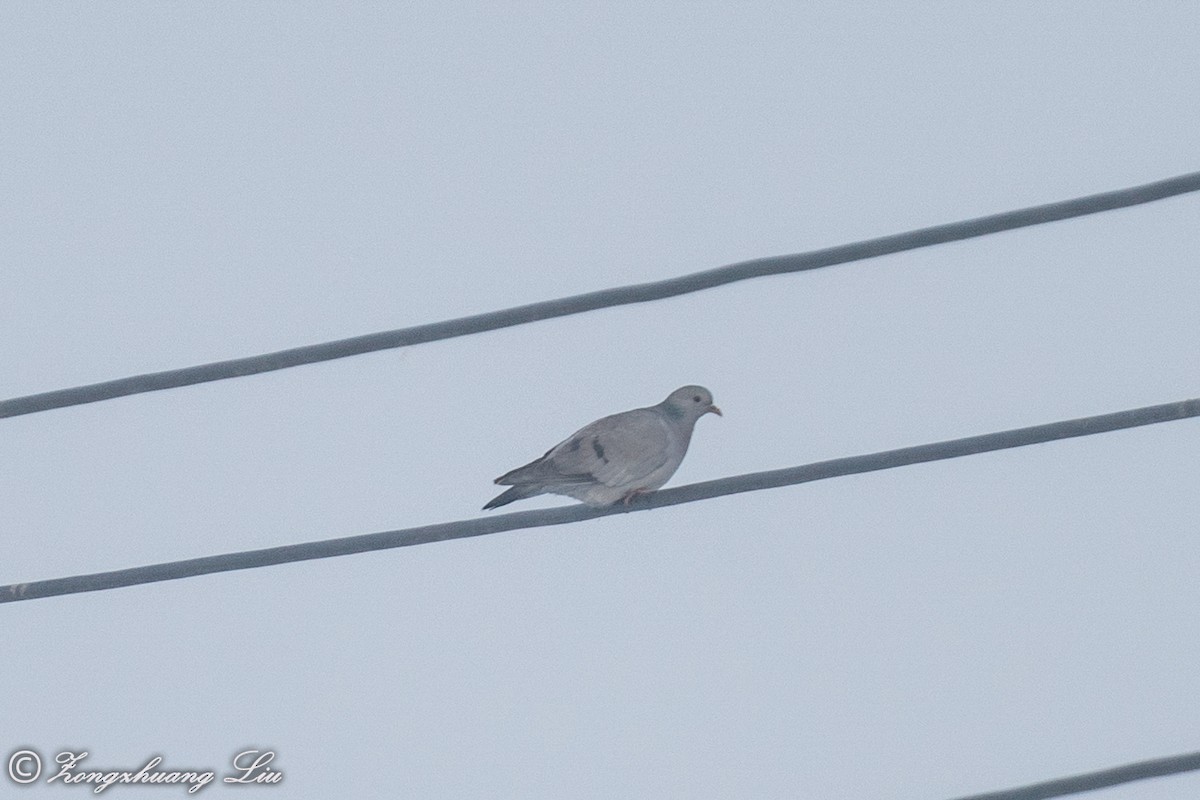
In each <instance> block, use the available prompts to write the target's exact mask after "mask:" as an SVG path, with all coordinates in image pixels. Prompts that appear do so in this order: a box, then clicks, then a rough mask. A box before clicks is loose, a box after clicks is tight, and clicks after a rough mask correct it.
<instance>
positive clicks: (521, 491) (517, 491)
mask: <svg viewBox="0 0 1200 800" xmlns="http://www.w3.org/2000/svg"><path fill="white" fill-rule="evenodd" d="M541 493H542V492H541V490H540V489H535V488H534V487H532V486H513V487H511V488H509V489H506V490H505V491H503V492H501V493H500V494H498V495H496V496H495V497H493V498H492V499H491V500H490V501H489V502H488V504H487V505H486V506H484V507H483V510H484V511H488V510H489V509H493V508H499V507H500V506H506V505H508V504H509V503H511V502H513V501H514V500H524V499H525V498H526V497H533V496H534V495H535V494H541Z"/></svg>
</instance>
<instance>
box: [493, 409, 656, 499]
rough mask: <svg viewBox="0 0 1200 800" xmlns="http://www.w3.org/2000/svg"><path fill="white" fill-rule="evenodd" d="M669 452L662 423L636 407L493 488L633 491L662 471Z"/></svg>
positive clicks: (590, 429)
mask: <svg viewBox="0 0 1200 800" xmlns="http://www.w3.org/2000/svg"><path fill="white" fill-rule="evenodd" d="M670 452H671V432H670V429H669V426H668V424H667V421H666V419H664V418H663V415H662V414H660V413H658V412H657V411H655V410H653V409H649V408H639V409H635V410H633V411H626V412H624V413H622V414H614V415H612V416H611V417H604V418H603V419H598V420H596V421H595V422H593V423H592V424H590V425H587V426H586V427H584V428H581V429H580V430H578V431H576V432H575V434H574V435H572V436H569V437H567V438H566V439H564V440H563V441H562V442H559V443H558V444H557V445H555V446H554V447H552V448H550V450H549V452H547V453H546V455H544V456H542V457H541V458H539V459H538V460H537V461H534V462H533V463H532V464H528V465H526V466H524V467H521V468H519V469H515V470H513V471H512V472H510V473H508V474H507V475H503V476H501V477H500V478H498V479H497V480H496V483H500V484H508V485H516V484H531V483H541V484H547V485H549V484H556V485H560V486H562V485H570V484H575V485H583V484H589V483H602V484H604V485H606V486H613V487H617V486H621V487H624V486H635V485H636V484H637V482H638V481H640V480H641V479H643V478H645V477H646V476H647V475H650V474H651V473H653V472H654V471H655V470H657V469H658V468H660V467H662V466H663V465H664V464H665V463H666V462H667V459H668V458H669V457H670Z"/></svg>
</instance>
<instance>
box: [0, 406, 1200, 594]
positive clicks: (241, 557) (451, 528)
mask: <svg viewBox="0 0 1200 800" xmlns="http://www.w3.org/2000/svg"><path fill="white" fill-rule="evenodd" d="M1197 416H1200V398H1198V399H1192V400H1181V401H1179V402H1175V403H1165V404H1163V405H1157V406H1147V407H1145V408H1137V409H1132V410H1129V411H1118V412H1115V413H1112V414H1101V415H1099V416H1095V417H1083V418H1080V419H1071V420H1064V421H1060V422H1051V423H1048V424H1045V425H1035V426H1033V427H1029V428H1018V429H1015V430H1009V431H1001V432H999V433H988V434H984V435H982V436H970V437H967V438H965V439H953V440H951V441H946V442H936V443H934V444H924V445H918V446H916V447H904V448H901V449H899V450H888V451H885V452H882V453H873V454H871V455H862V456H850V457H848V458H838V459H834V460H832V461H819V462H816V463H813V464H806V465H803V466H799V467H789V468H787V469H777V470H770V471H767V472H752V473H749V474H746V475H737V476H734V477H729V478H721V479H719V480H713V481H704V482H702V483H692V484H688V485H687V486H680V487H677V488H674V489H664V490H662V491H658V492H654V493H652V494H649V495H646V496H644V497H641V498H638V499H637V500H635V501H634V502H633V503H631V504H630V505H629V506H622V505H616V506H608V507H605V508H590V507H588V506H585V505H572V506H564V507H561V508H547V509H537V510H534V511H521V512H517V513H514V514H500V515H496V516H488V517H480V518H477V519H468V520H459V521H456V522H442V523H438V524H436V525H424V526H421V527H418V528H405V529H402V530H394V531H383V532H381V533H368V534H363V535H360V536H348V537H344V538H339V539H326V540H324V541H318V542H305V543H302V544H290V545H284V546H282V547H269V548H266V549H262V550H246V551H243V552H239V553H225V554H222V555H216V556H205V557H203V558H192V559H187V560H184V561H172V562H168V563H164V564H151V565H149V566H144V567H132V568H129V569H122V570H115V571H113V572H97V573H93V574H90V575H75V576H71V577H67V578H52V579H50V580H43V581H35V582H32V583H20V584H12V585H10V586H3V587H0V602H5V603H7V602H15V601H19V600H33V599H36V598H40V597H54V596H57V595H64V594H77V593H80V592H95V591H101V590H104V589H115V588H117V587H120V586H134V585H137V584H141V583H154V582H157V581H169V580H176V579H179V578H191V577H195V576H197V575H207V574H210V573H213V572H228V571H231V570H238V569H253V568H257V567H265V566H269V565H272V564H287V563H291V562H293V561H308V560H310V559H315V558H331V557H333V556H344V555H350V554H351V553H365V552H368V551H371V550H386V549H389V548H393V547H409V546H411V545H416V544H427V543H429V542H440V541H445V540H448V539H465V538H468V537H471V536H483V535H485V534H489V533H499V532H501V531H511V530H517V529H520V528H538V527H542V526H545V525H562V524H564V523H568V522H580V521H582V520H587V519H595V518H596V517H605V516H608V515H610V514H623V513H628V512H631V511H646V510H649V509H652V508H663V507H665V506H673V505H678V504H680V503H691V502H694V501H696V500H703V499H708V498H712V497H722V496H724V495H729V494H738V493H741V492H754V491H759V490H761V489H773V488H778V487H781V486H791V485H794V484H798V483H807V482H809V481H819V480H824V479H826V478H835V477H838V476H841V475H855V474H858V473H863V472H873V471H875V470H882V469H893V468H895V467H902V466H907V465H909V464H919V463H922V462H926V461H939V460H942V459H947V458H959V457H961V456H968V455H973V454H976V453H986V452H989V451H992V450H1003V449H1006V448H1010V447H1023V446H1025V445H1029V444H1037V443H1040V442H1050V441H1054V440H1056V439H1069V438H1073V437H1077V436H1091V435H1093V434H1097V433H1105V432H1108V431H1115V430H1120V429H1122V428H1135V427H1138V426H1141V425H1153V424H1156V423H1159V422H1171V421H1173V420H1180V419H1185V418H1188V417H1197Z"/></svg>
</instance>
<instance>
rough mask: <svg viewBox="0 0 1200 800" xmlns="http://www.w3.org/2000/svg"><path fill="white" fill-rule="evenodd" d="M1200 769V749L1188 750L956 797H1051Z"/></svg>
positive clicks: (1001, 799)
mask: <svg viewBox="0 0 1200 800" xmlns="http://www.w3.org/2000/svg"><path fill="white" fill-rule="evenodd" d="M1198 769H1200V753H1185V754H1183V755H1178V756H1168V757H1166V758H1155V759H1151V760H1149V761H1138V762H1136V763H1133V764H1124V765H1122V766H1119V767H1112V768H1110V769H1102V770H1099V771H1097V772H1086V773H1084V774H1082V775H1072V776H1070V777H1067V778H1056V779H1055V780H1051V781H1043V782H1042V783H1031V784H1029V785H1028V786H1021V787H1018V788H1016V789H1003V790H1001V791H998V792H986V793H984V794H973V795H970V796H969V797H959V798H956V800H1045V798H1048V797H1062V796H1063V795H1068V794H1077V793H1079V792H1092V791H1095V790H1096V789H1105V788H1108V787H1109V786H1117V785H1119V784H1122V783H1131V782H1132V781H1142V780H1146V779H1147V778H1160V777H1163V776H1165V775H1178V774H1179V773H1181V772H1192V771H1194V770H1198Z"/></svg>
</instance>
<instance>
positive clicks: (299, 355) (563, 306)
mask: <svg viewBox="0 0 1200 800" xmlns="http://www.w3.org/2000/svg"><path fill="white" fill-rule="evenodd" d="M1197 190H1200V172H1192V173H1189V174H1187V175H1180V176H1178V177H1175V178H1168V179H1167V180H1163V181H1157V182H1155V183H1148V184H1145V185H1142V186H1134V187H1131V188H1128V189H1119V190H1117V191H1112V192H1104V193H1101V194H1093V195H1088V196H1086V197H1078V198H1075V199H1072V200H1064V201H1061V202H1057V203H1048V204H1045V205H1040V206H1032V207H1030V208H1024V209H1019V210H1016V211H1007V212H1004V213H1001V214H992V215H990V216H986V217H978V218H976V219H969V220H964V221H960V222H951V223H947V224H944V225H936V226H934V227H931V228H921V229H919V230H915V231H908V232H907V233H899V234H894V235H891V236H882V237H879V238H877V239H868V240H866V241H862V242H855V243H853V244H846V245H840V246H838V247H830V248H826V249H823V250H812V251H810V252H807V253H799V254H795V255H784V256H771V257H768V258H759V259H754V260H752V261H743V262H741V263H738V264H731V265H728V266H724V267H718V268H716V269H710V270H707V271H704V272H695V273H692V274H690V275H682V276H680V277H677V278H670V279H668V280H662V281H654V282H651V283H641V284H635V285H630V286H620V287H617V288H613V289H604V290H601V291H596V292H589V293H587V294H580V295H575V296H573V297H563V298H559V299H557V300H546V301H543V302H539V303H530V304H529V305H524V306H517V307H515V308H507V309H502V310H500V311H492V312H489V313H485V314H476V315H474V316H469V317H460V318H459V319H451V320H444V321H442V322H434V323H429V324H426V325H415V326H413V327H410V328H400V329H397V330H391V331H382V332H380V333H370V334H366V335H363V336H355V337H353V338H349V339H339V340H337V341H332V342H324V343H321V344H313V345H306V346H303V347H293V348H290V349H288V350H280V351H278V352H275V353H265V354H262V355H257V356H248V357H245V358H235V359H230V360H228V361H214V362H212V363H210V364H201V365H198V366H193V367H184V368H182V369H173V370H167V371H165V372H151V373H147V374H145V375H134V376H131V377H127V378H118V379H116V380H111V381H104V382H102V383H93V384H90V385H87V386H76V387H73V388H68V389H57V390H55V391H50V392H42V393H39V394H31V395H25V396H23V397H14V398H11V399H9V400H0V417H16V416H20V415H22V414H35V413H38V412H40V411H48V410H50V409H54V408H63V407H66V406H74V405H82V404H84V403H95V402H99V401H101V400H110V399H112V398H115V397H123V396H125V395H131V394H141V393H143V392H156V391H159V390H162V389H172V388H176V387H180V386H190V385H193V384H197V383H205V382H208V381H219V380H225V379H227V378H237V377H242V376H246V375H255V374H258V373H261V372H270V371H272V370H278V369H287V368H289V367H296V366H300V365H302V364H313V363H317V362H320V361H331V360H333V359H338V358H346V357H348V356H355V355H362V354H364V353H372V352H375V351H378V350H388V349H391V348H395V347H408V346H411V345H415V344H422V343H424V342H434V341H438V340H441V339H450V338H454V337H457V336H467V335H469V334H473V333H481V332H483V331H492V330H497V329H500V328H507V327H511V326H514V325H524V324H526V323H529V322H536V321H538V320H545V319H552V318H555V317H564V316H568V315H571V314H580V313H583V312H585V311H595V310H597V309H601V308H609V307H612V306H619V305H627V304H630V303H645V302H649V301H652V300H661V299H663V298H667V297H675V296H678V295H682V294H688V293H689V292H698V291H701V290H703V289H712V288H714V287H717V286H723V285H725V284H727V283H734V282H736V281H744V280H748V279H750V278H761V277H764V276H767V275H783V274H786V273H791V272H802V271H805V270H810V269H819V268H821V267H829V266H833V265H834V264H845V263H848V262H851V261H859V260H862V259H867V258H875V257H877V256H882V255H887V254H889V253H899V252H902V251H905V250H913V249H916V248H919V247H929V246H931V245H936V244H944V243H946V242H954V241H960V240H963V239H970V238H973V237H976V236H985V235H987V234H991V233H998V232H1000V231H1007V230H1013V229H1015V228H1023V227H1027V226H1030V225H1040V224H1043V223H1046V222H1055V221H1057V220H1064V219H1069V218H1071V217H1079V216H1084V215H1087V214H1095V213H1098V212H1101V211H1111V210H1113V209H1116V208H1127V207H1129V206H1133V205H1138V204H1140V203H1149V202H1152V201H1155V200H1162V199H1165V198H1168V197H1174V196H1176V195H1181V194H1186V193H1188V192H1194V191H1197Z"/></svg>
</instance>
